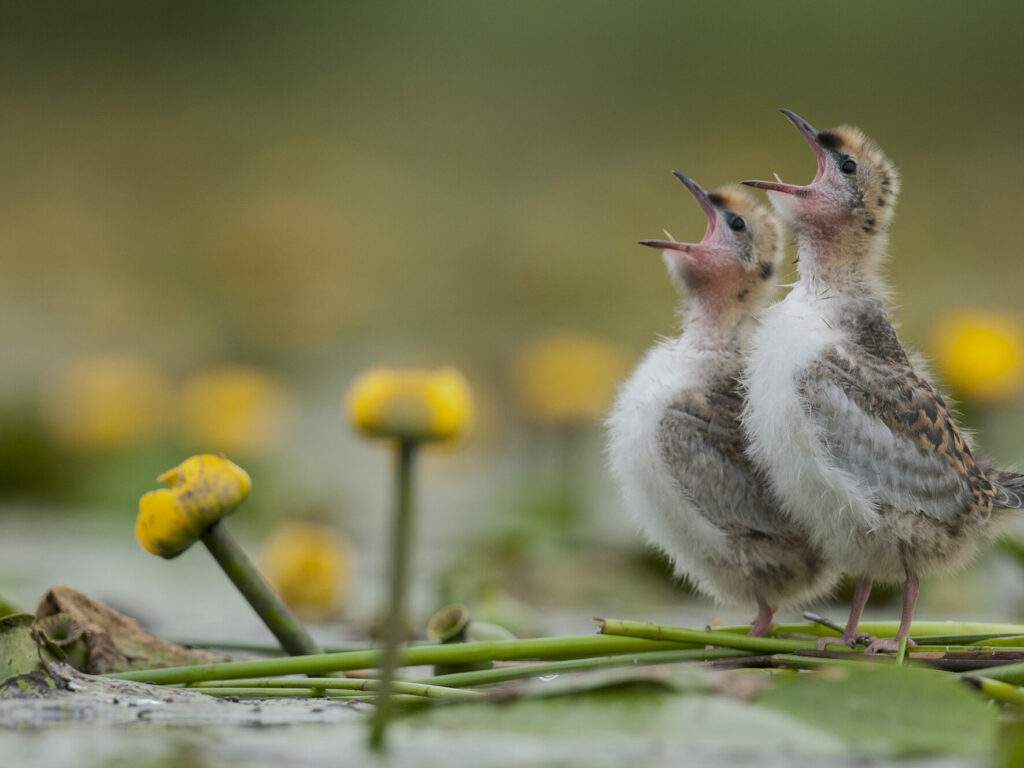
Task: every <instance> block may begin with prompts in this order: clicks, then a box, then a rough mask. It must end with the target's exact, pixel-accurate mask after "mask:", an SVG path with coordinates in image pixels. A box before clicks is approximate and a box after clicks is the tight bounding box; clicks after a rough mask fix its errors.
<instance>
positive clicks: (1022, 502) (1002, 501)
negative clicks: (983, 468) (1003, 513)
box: [989, 470, 1024, 509]
mask: <svg viewBox="0 0 1024 768" xmlns="http://www.w3.org/2000/svg"><path fill="white" fill-rule="evenodd" d="M989 480H991V481H992V484H993V485H994V486H995V487H996V495H995V498H993V499H992V503H993V504H994V505H995V506H997V507H1001V508H1002V509H1024V475H1018V474H1017V473H1016V472H1007V471H1005V470H996V471H995V472H992V473H991V474H990V475H989Z"/></svg>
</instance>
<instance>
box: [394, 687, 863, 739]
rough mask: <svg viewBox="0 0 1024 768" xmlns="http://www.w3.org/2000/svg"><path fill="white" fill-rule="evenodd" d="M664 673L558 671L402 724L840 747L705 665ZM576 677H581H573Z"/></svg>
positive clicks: (502, 731) (496, 731) (554, 734)
mask: <svg viewBox="0 0 1024 768" xmlns="http://www.w3.org/2000/svg"><path fill="white" fill-rule="evenodd" d="M679 671H680V672H682V674H676V673H673V672H672V671H669V672H668V673H662V672H655V673H653V674H652V673H648V672H637V671H633V670H630V672H631V673H632V679H629V677H628V676H626V675H624V674H621V672H620V673H619V674H608V673H607V672H603V673H601V674H597V675H576V674H574V675H564V676H560V678H559V679H557V680H552V681H550V683H547V684H548V685H550V686H551V690H550V691H545V690H544V686H545V682H544V681H543V680H541V681H534V682H532V683H530V684H529V685H528V686H527V687H526V688H525V689H524V688H520V689H519V690H516V691H514V692H513V694H512V695H513V696H517V695H518V694H525V696H524V697H516V698H512V699H510V700H504V701H501V700H496V701H492V702H473V703H472V704H470V705H466V706H463V705H461V704H456V705H450V706H441V707H436V708H432V709H428V710H420V711H418V712H415V713H413V714H410V715H408V716H407V717H406V719H405V721H404V722H405V724H406V725H408V726H411V727H414V728H426V729H441V730H447V731H459V732H469V731H472V732H490V733H493V734H495V738H498V734H503V736H502V738H504V737H505V736H507V734H509V733H518V734H522V735H524V736H526V735H530V736H539V737H543V738H551V739H562V738H565V737H566V736H567V735H569V734H571V735H572V736H573V737H574V738H581V737H582V738H584V739H586V740H588V742H590V743H591V745H592V746H593V745H594V744H604V745H612V744H617V745H620V746H621V745H623V744H634V743H635V744H637V745H652V744H656V745H660V746H663V747H667V746H671V747H686V748H696V747H702V748H707V749H716V750H721V748H722V745H723V744H728V745H729V747H728V749H729V751H730V752H732V753H742V754H756V753H759V752H762V751H763V750H766V749H772V750H780V751H786V752H792V753H800V754H815V755H839V754H842V753H843V752H844V750H845V749H846V746H845V745H844V744H843V742H842V741H841V740H840V739H837V738H835V737H834V736H832V735H831V734H828V733H825V732H824V731H822V730H820V729H817V728H815V727H812V726H808V725H806V724H804V723H802V722H800V721H798V720H797V719H795V718H792V717H789V716H788V715H785V714H782V713H779V712H776V711H772V710H770V709H767V708H761V707H755V706H751V705H749V704H747V703H746V702H743V701H738V700H736V699H734V698H732V697H729V696H721V695H714V694H710V693H708V691H711V690H714V689H715V688H716V685H717V683H716V680H715V677H714V676H713V675H712V674H710V673H709V672H707V671H706V670H695V669H687V670H679ZM574 678H579V679H574Z"/></svg>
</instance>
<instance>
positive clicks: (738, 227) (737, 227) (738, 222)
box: [729, 216, 747, 232]
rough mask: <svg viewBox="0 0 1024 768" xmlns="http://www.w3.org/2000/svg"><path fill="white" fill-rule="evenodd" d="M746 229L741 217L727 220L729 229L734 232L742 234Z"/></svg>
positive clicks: (745, 223)
mask: <svg viewBox="0 0 1024 768" xmlns="http://www.w3.org/2000/svg"><path fill="white" fill-rule="evenodd" d="M746 228H747V222H745V221H744V220H743V217H742V216H733V217H732V218H731V219H729V229H731V230H733V231H734V232H742V231H743V230H744V229H746Z"/></svg>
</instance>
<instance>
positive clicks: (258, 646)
mask: <svg viewBox="0 0 1024 768" xmlns="http://www.w3.org/2000/svg"><path fill="white" fill-rule="evenodd" d="M162 639H163V640H166V641H167V642H169V643H174V644H175V645H184V646H185V647H187V648H204V649H210V650H217V651H233V652H235V653H251V654H254V655H260V656H281V655H283V652H282V651H281V646H280V645H275V644H273V643H246V642H242V641H234V640H210V639H208V638H198V637H187V636H181V635H170V636H162ZM379 647H380V646H379V645H377V644H374V643H368V642H358V641H353V642H350V643H341V644H338V645H331V644H327V645H321V646H320V653H346V652H348V651H365V650H367V649H369V648H379Z"/></svg>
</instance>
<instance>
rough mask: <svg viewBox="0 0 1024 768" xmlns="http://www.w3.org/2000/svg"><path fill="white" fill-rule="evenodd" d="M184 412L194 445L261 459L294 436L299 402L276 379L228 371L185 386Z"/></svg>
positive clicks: (200, 377)
mask: <svg viewBox="0 0 1024 768" xmlns="http://www.w3.org/2000/svg"><path fill="white" fill-rule="evenodd" d="M182 410H183V422H182V428H183V430H184V432H185V437H186V439H187V440H188V441H189V442H191V443H193V444H195V445H200V446H202V447H203V448H204V449H206V450H214V451H224V452H225V453H237V454H248V455H256V454H262V453H267V452H268V451H271V450H273V449H274V448H276V447H277V446H278V445H280V443H281V442H282V441H283V440H284V439H285V438H286V437H287V436H288V432H289V431H290V428H291V424H292V415H293V401H292V397H291V393H290V392H289V391H288V389H287V387H286V386H285V385H284V384H283V383H282V382H280V381H279V380H278V379H276V378H275V377H273V376H271V375H269V374H267V373H264V372H263V371H260V370H258V369H256V368H246V367H240V366H237V367H236V366H225V367H223V368H215V369H212V370H208V371H203V372H201V373H197V374H194V375H193V376H191V377H189V378H188V379H187V380H186V381H185V383H184V385H183V387H182Z"/></svg>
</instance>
